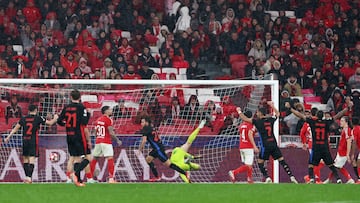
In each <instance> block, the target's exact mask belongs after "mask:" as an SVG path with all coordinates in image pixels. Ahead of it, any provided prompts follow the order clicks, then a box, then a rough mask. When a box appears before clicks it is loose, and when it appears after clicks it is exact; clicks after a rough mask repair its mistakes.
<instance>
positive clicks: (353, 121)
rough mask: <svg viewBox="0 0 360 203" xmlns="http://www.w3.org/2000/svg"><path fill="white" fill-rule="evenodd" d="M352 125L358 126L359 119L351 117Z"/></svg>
mask: <svg viewBox="0 0 360 203" xmlns="http://www.w3.org/2000/svg"><path fill="white" fill-rule="evenodd" d="M352 124H353V125H359V117H353V118H352Z"/></svg>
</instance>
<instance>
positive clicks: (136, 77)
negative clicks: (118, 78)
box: [123, 65, 141, 80]
mask: <svg viewBox="0 0 360 203" xmlns="http://www.w3.org/2000/svg"><path fill="white" fill-rule="evenodd" d="M123 79H126V80H140V79H141V76H140V75H139V74H137V73H136V72H135V67H134V66H133V65H129V66H128V70H127V73H126V74H125V75H124V77H123Z"/></svg>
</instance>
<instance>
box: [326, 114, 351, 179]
mask: <svg viewBox="0 0 360 203" xmlns="http://www.w3.org/2000/svg"><path fill="white" fill-rule="evenodd" d="M340 127H341V128H342V131H341V137H340V141H339V146H338V152H337V154H336V158H335V160H334V162H335V163H334V166H335V167H336V168H338V169H339V171H340V173H341V174H343V175H344V176H345V178H346V179H347V182H346V183H354V179H352V178H351V176H350V174H349V172H348V171H347V170H346V169H345V168H344V165H345V164H346V161H348V162H349V163H351V159H350V150H351V142H352V140H353V137H352V134H351V131H352V129H351V122H350V119H349V117H348V116H343V117H342V118H341V119H340ZM332 178H333V174H332V173H330V174H329V177H328V178H327V179H326V180H325V181H324V183H329V182H331V180H332Z"/></svg>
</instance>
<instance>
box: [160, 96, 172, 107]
mask: <svg viewBox="0 0 360 203" xmlns="http://www.w3.org/2000/svg"><path fill="white" fill-rule="evenodd" d="M157 99H158V102H159V104H160V105H166V106H169V105H170V102H171V99H170V98H169V97H167V96H164V95H160V96H158V97H157Z"/></svg>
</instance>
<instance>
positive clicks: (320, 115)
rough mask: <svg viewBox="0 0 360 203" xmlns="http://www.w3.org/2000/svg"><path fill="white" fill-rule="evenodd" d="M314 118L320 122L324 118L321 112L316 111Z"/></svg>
mask: <svg viewBox="0 0 360 203" xmlns="http://www.w3.org/2000/svg"><path fill="white" fill-rule="evenodd" d="M316 117H317V118H318V119H319V120H322V119H323V117H324V112H323V111H317V113H316Z"/></svg>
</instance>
